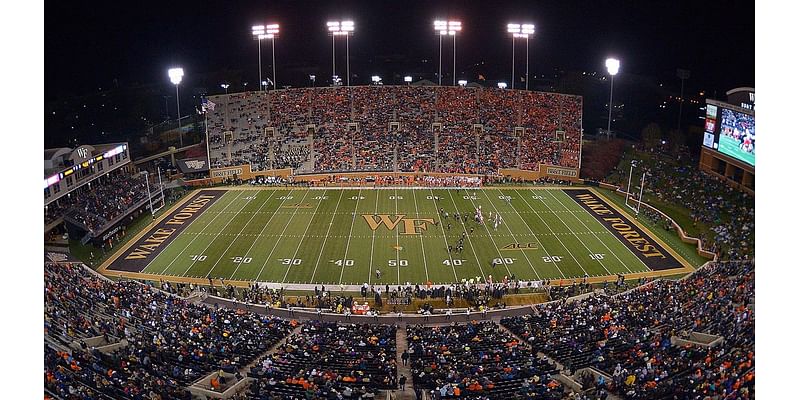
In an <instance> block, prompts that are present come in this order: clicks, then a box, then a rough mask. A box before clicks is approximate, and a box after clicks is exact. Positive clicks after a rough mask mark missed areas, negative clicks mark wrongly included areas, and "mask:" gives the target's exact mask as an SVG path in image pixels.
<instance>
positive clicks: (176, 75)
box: [167, 67, 183, 147]
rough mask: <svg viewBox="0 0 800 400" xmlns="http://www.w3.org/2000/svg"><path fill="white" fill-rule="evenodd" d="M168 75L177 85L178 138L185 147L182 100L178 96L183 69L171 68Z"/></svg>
mask: <svg viewBox="0 0 800 400" xmlns="http://www.w3.org/2000/svg"><path fill="white" fill-rule="evenodd" d="M167 75H169V80H170V81H171V82H172V84H174V85H175V101H176V102H177V106H178V137H179V138H180V145H181V147H183V132H181V98H180V96H178V85H180V83H181V80H182V79H183V68H180V67H178V68H170V69H169V70H168V71H167Z"/></svg>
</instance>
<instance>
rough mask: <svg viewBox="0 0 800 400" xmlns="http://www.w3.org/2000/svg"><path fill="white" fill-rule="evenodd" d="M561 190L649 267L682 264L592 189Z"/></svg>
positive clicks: (670, 267) (656, 267)
mask: <svg viewBox="0 0 800 400" xmlns="http://www.w3.org/2000/svg"><path fill="white" fill-rule="evenodd" d="M564 192H565V193H566V194H567V195H568V196H569V197H570V198H572V200H574V201H575V202H576V203H578V204H580V205H581V207H583V208H584V209H585V210H586V211H588V212H589V214H591V215H592V216H594V217H595V218H596V219H597V220H598V221H599V222H600V223H601V224H603V226H605V227H606V229H608V230H609V231H611V232H612V233H613V234H614V236H616V237H617V238H618V239H619V240H620V241H621V242H622V243H623V244H624V245H625V246H626V247H628V248H629V249H630V250H631V252H633V254H635V255H636V257H639V259H640V260H642V262H643V263H644V264H645V265H647V267H648V268H650V269H651V270H653V271H663V270H668V269H676V268H682V267H683V265H681V263H680V262H679V261H678V260H677V259H676V258H675V257H674V256H673V255H672V253H670V252H669V251H668V250H667V249H665V248H664V247H663V246H661V245H660V244H659V243H658V242H657V241H656V240H655V239H653V238H652V237H650V236H649V235H647V234H646V233H645V232H644V231H643V230H641V229H639V227H638V226H637V224H635V223H633V222H631V220H630V219H628V217H627V216H626V215H625V214H623V213H621V212H619V211H618V210H617V209H616V208H615V207H612V206H610V205H609V204H608V203H606V202H605V200H603V199H602V198H601V197H599V196H597V195H596V194H595V193H594V192H592V191H589V190H587V189H575V190H565V191H564Z"/></svg>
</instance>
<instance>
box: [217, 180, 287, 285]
mask: <svg viewBox="0 0 800 400" xmlns="http://www.w3.org/2000/svg"><path fill="white" fill-rule="evenodd" d="M292 190H294V189H292ZM292 190H290V191H289V192H288V193H286V196H284V197H283V200H281V203H280V204H279V205H278V208H277V209H278V210H279V209H280V208H281V206H283V203H285V202H286V200H288V199H287V197H288V196H289V193H292ZM273 194H274V193H273ZM270 197H272V195H270ZM276 214H277V213H273V214H272V215H271V216H270V217H269V219H268V220H267V222H266V223H265V224H264V226H263V227H261V232H259V233H258V237H256V238H255V239H253V243H251V244H250V248H249V249H247V252H245V257H247V254H248V253H250V251H251V250H253V246H255V245H256V242H258V240H259V239H261V235H262V234H263V233H264V230H265V229H267V226H269V223H270V222H272V219H273V218H275V215H276ZM242 261H244V258H242ZM241 266H242V263H241V262H240V263H239V265H237V266H236V269H235V270H233V273H232V274H231V276H229V277H228V279H231V278H233V277H234V276H236V272H237V271H239V267H241Z"/></svg>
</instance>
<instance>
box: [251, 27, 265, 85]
mask: <svg viewBox="0 0 800 400" xmlns="http://www.w3.org/2000/svg"><path fill="white" fill-rule="evenodd" d="M266 38H267V32H266V27H265V26H264V25H253V39H256V40H258V82H259V84H261V39H266Z"/></svg>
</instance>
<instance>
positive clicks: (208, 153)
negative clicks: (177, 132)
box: [203, 82, 260, 178]
mask: <svg viewBox="0 0 800 400" xmlns="http://www.w3.org/2000/svg"><path fill="white" fill-rule="evenodd" d="M259 84H260V82H259ZM206 101H208V98H206ZM203 115H204V117H205V124H206V159H207V160H208V164H207V165H208V177H209V178H211V150H210V148H211V147H210V146H209V144H208V110H206V108H205V107H203Z"/></svg>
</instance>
